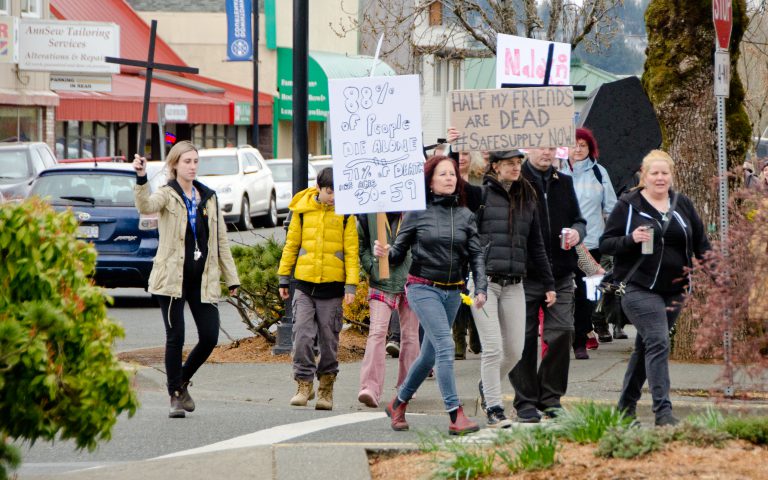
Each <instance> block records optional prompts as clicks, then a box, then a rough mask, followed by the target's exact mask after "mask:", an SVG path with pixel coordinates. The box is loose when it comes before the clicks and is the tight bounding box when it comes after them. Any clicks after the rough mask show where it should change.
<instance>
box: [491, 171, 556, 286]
mask: <svg viewBox="0 0 768 480" xmlns="http://www.w3.org/2000/svg"><path fill="white" fill-rule="evenodd" d="M522 182H525V183H526V184H527V183H528V181H527V180H525V179H524V178H521V179H520V181H518V182H515V183H514V184H513V186H512V188H513V189H514V188H523V184H522ZM482 188H483V190H484V193H483V195H482V197H483V199H484V202H483V204H484V206H483V207H482V208H481V209H480V210H478V212H477V214H476V215H477V220H478V231H479V232H480V241H481V243H482V245H483V248H484V250H485V252H486V257H485V258H486V260H485V270H486V273H487V274H488V275H494V274H495V275H514V276H522V277H524V276H525V275H526V272H527V268H526V263H527V262H528V260H529V255H530V262H531V264H533V265H536V266H537V270H538V273H539V276H540V278H541V281H542V283H544V286H545V287H546V290H547V291H551V290H554V289H555V280H554V278H552V270H551V268H550V266H549V259H548V258H547V251H546V250H545V249H544V240H543V238H542V236H541V227H540V226H539V215H538V212H537V211H536V200H535V199H531V200H530V201H529V202H528V203H527V204H523V205H522V206H520V205H515V208H513V209H511V208H510V202H512V201H513V200H512V196H511V195H510V192H509V191H507V190H505V189H504V186H503V185H502V184H501V183H500V182H499V181H498V180H497V179H496V178H494V177H492V176H488V175H486V177H485V178H484V179H483V187H482ZM532 195H533V194H532ZM521 207H522V208H521ZM510 227H511V228H510Z"/></svg>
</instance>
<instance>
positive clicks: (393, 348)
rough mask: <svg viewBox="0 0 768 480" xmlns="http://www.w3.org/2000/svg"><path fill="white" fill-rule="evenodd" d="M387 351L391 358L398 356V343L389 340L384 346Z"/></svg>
mask: <svg viewBox="0 0 768 480" xmlns="http://www.w3.org/2000/svg"><path fill="white" fill-rule="evenodd" d="M386 350H387V353H388V354H389V356H390V357H392V358H398V357H399V356H400V343H398V342H389V343H387V346H386Z"/></svg>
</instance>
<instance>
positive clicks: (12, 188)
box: [0, 142, 58, 200]
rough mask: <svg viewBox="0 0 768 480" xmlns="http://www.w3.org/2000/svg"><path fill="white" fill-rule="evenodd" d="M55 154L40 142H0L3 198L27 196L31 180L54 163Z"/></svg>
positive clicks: (0, 182)
mask: <svg viewBox="0 0 768 480" xmlns="http://www.w3.org/2000/svg"><path fill="white" fill-rule="evenodd" d="M57 163H58V162H57V161H56V156H55V155H54V154H53V152H52V151H51V149H50V147H48V145H47V144H45V143H42V142H19V143H6V142H0V196H2V197H3V198H4V199H5V200H21V199H24V198H26V197H27V194H29V190H30V188H32V180H34V179H35V177H37V175H38V174H39V173H40V172H42V171H43V170H45V169H46V168H50V167H52V166H54V165H56V164H57Z"/></svg>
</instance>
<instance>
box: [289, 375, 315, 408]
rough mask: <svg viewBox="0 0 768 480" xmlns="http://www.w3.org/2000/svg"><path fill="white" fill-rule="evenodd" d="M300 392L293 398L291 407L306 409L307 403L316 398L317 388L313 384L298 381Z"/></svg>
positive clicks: (297, 391)
mask: <svg viewBox="0 0 768 480" xmlns="http://www.w3.org/2000/svg"><path fill="white" fill-rule="evenodd" d="M296 383H297V384H298V390H296V395H294V396H293V398H291V405H293V406H294V407H306V406H307V402H308V401H310V400H312V399H313V398H315V388H314V385H313V384H312V382H307V381H304V380H296Z"/></svg>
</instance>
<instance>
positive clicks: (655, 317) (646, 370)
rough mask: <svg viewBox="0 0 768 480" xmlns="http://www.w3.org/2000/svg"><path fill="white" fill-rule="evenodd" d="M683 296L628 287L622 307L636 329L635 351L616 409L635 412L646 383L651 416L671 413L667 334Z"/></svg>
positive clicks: (630, 360) (678, 313)
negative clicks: (651, 404)
mask: <svg viewBox="0 0 768 480" xmlns="http://www.w3.org/2000/svg"><path fill="white" fill-rule="evenodd" d="M682 302H683V294H682V293H680V294H671V295H662V294H659V293H656V292H652V291H650V290H646V289H645V288H642V287H638V286H635V285H632V284H630V285H629V286H628V287H627V292H626V293H625V294H624V296H623V297H622V298H621V307H622V308H623V309H624V313H625V314H626V315H627V318H628V319H629V320H630V321H631V322H632V324H633V325H634V326H635V328H636V329H637V337H635V349H634V351H633V352H632V355H631V356H630V357H629V364H628V365H627V373H626V374H625V375H624V385H623V387H622V389H621V397H619V408H620V409H623V410H624V409H626V410H632V411H634V409H635V407H636V405H637V401H638V400H640V393H641V391H642V388H643V384H644V383H645V380H646V378H647V379H648V389H649V390H650V391H651V398H652V399H653V413H654V414H655V415H656V418H661V417H663V416H665V415H669V414H671V413H672V402H671V401H670V400H669V388H670V387H669V331H670V330H671V329H672V327H673V326H674V325H675V321H676V320H677V317H678V316H679V315H680V310H681V308H682Z"/></svg>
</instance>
